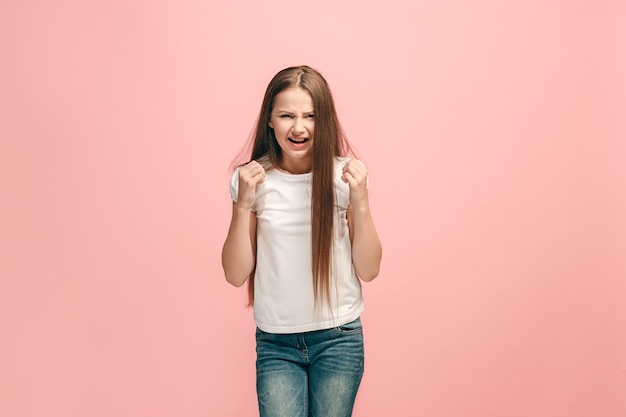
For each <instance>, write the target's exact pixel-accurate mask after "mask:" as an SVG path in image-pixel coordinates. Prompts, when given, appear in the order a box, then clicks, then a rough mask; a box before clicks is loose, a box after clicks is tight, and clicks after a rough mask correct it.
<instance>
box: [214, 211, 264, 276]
mask: <svg viewBox="0 0 626 417" xmlns="http://www.w3.org/2000/svg"><path fill="white" fill-rule="evenodd" d="M255 235H256V217H255V215H254V213H252V212H251V211H250V210H247V209H241V208H238V207H237V205H236V204H234V205H233V215H232V219H231V223H230V227H229V229H228V235H227V237H226V241H225V242H224V247H223V248H222V267H223V268H224V275H225V277H226V280H227V281H228V282H229V283H231V284H232V285H234V286H236V287H240V286H241V285H243V284H244V283H245V282H246V280H247V279H248V277H249V276H250V274H251V273H252V271H253V270H254V264H255V258H256V256H255V253H256V244H255V243H256V236H255Z"/></svg>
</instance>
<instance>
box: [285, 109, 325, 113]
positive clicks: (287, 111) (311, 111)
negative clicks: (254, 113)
mask: <svg viewBox="0 0 626 417" xmlns="http://www.w3.org/2000/svg"><path fill="white" fill-rule="evenodd" d="M275 111H276V112H279V113H296V112H294V111H291V110H284V109H275ZM309 113H315V111H313V110H310V111H304V112H302V114H309Z"/></svg>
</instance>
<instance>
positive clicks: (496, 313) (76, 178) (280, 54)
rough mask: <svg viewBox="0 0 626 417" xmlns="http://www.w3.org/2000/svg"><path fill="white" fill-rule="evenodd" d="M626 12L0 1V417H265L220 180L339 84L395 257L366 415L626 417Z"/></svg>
mask: <svg viewBox="0 0 626 417" xmlns="http://www.w3.org/2000/svg"><path fill="white" fill-rule="evenodd" d="M625 16H626V7H625V3H624V2H623V1H618V0H615V1H596V2H592V1H582V0H581V1H577V0H574V1H571V0H570V1H556V0H554V1H545V0H518V1H515V2H506V1H497V0H477V1H472V2H469V1H468V2H465V1H462V0H442V1H438V2H425V1H413V0H406V1H383V2H374V1H370V2H363V1H352V0H351V1H329V0H318V1H315V2H286V1H284V2H283V1H280V2H279V1H264V2H261V1H252V0H239V1H226V0H222V1H188V0H182V1H181V0H178V1H173V0H167V1H156V2H155V1H141V0H123V1H121V0H115V1H88V2H85V1H78V0H74V1H72V0H61V1H55V2H46V1H41V0H39V1H38V0H32V1H17V0H8V1H7V0H4V1H3V2H2V4H1V5H0V48H1V51H0V52H1V55H0V57H1V58H0V59H1V60H2V63H1V65H0V138H1V145H0V209H1V210H2V213H1V216H0V278H1V281H0V415H1V416H3V417H5V416H6V417H27V416H28V417H31V416H32V417H42V416H51V417H57V416H58V417H61V416H63V417H74V416H76V417H78V416H81V417H83V416H90V417H100V416H150V417H161V416H177V417H191V416H220V417H228V416H234V417H241V416H253V415H256V396H255V391H254V358H255V353H254V341H253V329H254V324H253V321H252V317H251V311H250V310H247V309H244V304H245V291H244V290H243V289H236V288H233V287H230V286H229V285H228V284H227V283H226V282H225V280H224V278H223V275H222V270H221V265H220V251H221V245H222V242H223V239H224V237H225V234H226V230H227V227H228V222H229V216H230V201H229V195H228V187H227V182H228V177H229V166H230V164H231V162H232V161H233V159H234V157H235V156H236V155H237V154H238V152H239V151H240V150H241V147H242V146H243V144H244V142H245V140H246V138H247V137H248V134H249V133H250V130H251V129H252V126H253V123H254V119H255V117H256V115H257V111H258V109H259V106H260V102H261V96H262V93H263V91H264V89H265V86H266V84H267V82H268V81H269V79H270V78H271V76H272V75H273V74H274V73H275V72H276V71H278V70H279V69H282V68H283V67H286V66H289V65H294V64H302V63H306V64H309V65H312V66H314V67H317V68H319V69H320V70H321V71H322V72H323V73H324V74H325V75H326V77H327V79H328V81H329V82H330V84H331V86H332V88H333V91H334V94H335V98H336V102H337V105H338V108H339V112H340V118H341V120H342V122H343V124H344V127H345V130H346V131H347V133H348V135H349V138H350V139H351V140H352V143H353V144H354V145H355V147H356V150H357V151H358V153H359V156H360V157H361V158H362V159H363V160H364V161H365V162H366V163H367V165H368V167H369V169H370V190H371V201H372V210H373V213H374V216H375V220H376V223H377V227H378V229H379V232H380V235H381V238H382V240H383V245H384V257H383V265H382V270H381V274H380V276H379V277H378V278H377V279H376V280H375V281H374V282H373V283H371V284H367V285H366V286H365V289H364V291H365V293H366V294H365V295H366V299H367V311H366V313H364V315H363V321H364V324H365V326H366V327H365V337H366V352H367V361H366V374H365V378H364V381H363V384H362V389H361V391H360V393H359V396H358V399H357V404H356V410H355V413H354V415H355V416H358V417H373V416H429V417H449V416H450V417H457V416H459V417H460V416H468V417H492V416H493V417H502V416H507V417H528V416H541V417H544V416H550V417H592V416H593V417H596V416H601V417H618V416H619V417H621V416H624V415H626V278H625V277H626V259H625V258H626V256H625V253H626V250H625V248H626V216H625V215H624V213H625V212H626V192H625V189H626V140H625V137H626V123H625V121H624V119H625V117H624V114H625V109H626V82H625V78H624V74H625V73H626V61H625V59H624V51H625V50H626V46H625V44H624V39H626V31H625V30H624V27H625V26H626V19H625Z"/></svg>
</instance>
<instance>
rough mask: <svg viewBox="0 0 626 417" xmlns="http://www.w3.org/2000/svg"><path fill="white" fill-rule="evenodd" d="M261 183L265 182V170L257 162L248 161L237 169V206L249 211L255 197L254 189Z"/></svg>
mask: <svg viewBox="0 0 626 417" xmlns="http://www.w3.org/2000/svg"><path fill="white" fill-rule="evenodd" d="M263 181H265V169H263V167H262V166H261V164H259V163H258V162H257V161H250V162H248V163H247V164H245V165H244V166H242V167H241V168H239V191H238V194H237V206H238V207H240V208H244V209H246V210H251V209H252V206H253V205H254V197H255V196H256V187H257V185H259V184H262V183H263Z"/></svg>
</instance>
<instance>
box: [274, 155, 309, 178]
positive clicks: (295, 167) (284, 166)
mask: <svg viewBox="0 0 626 417" xmlns="http://www.w3.org/2000/svg"><path fill="white" fill-rule="evenodd" d="M311 165H312V163H311V161H310V160H309V161H305V160H302V161H285V160H284V159H283V160H280V161H278V166H277V168H278V169H279V170H280V171H283V172H286V173H288V174H294V175H297V174H308V173H309V172H311Z"/></svg>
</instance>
